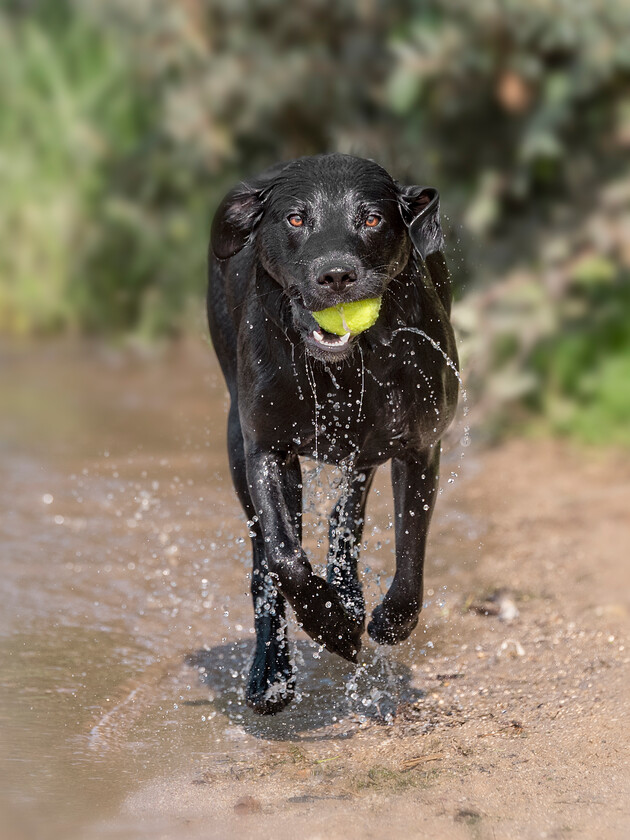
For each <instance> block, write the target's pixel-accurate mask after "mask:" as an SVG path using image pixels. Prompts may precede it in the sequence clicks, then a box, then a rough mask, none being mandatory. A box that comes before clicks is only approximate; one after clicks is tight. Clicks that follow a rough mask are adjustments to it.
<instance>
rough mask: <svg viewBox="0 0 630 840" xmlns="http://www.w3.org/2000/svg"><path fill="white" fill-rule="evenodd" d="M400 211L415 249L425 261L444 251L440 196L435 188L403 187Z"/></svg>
mask: <svg viewBox="0 0 630 840" xmlns="http://www.w3.org/2000/svg"><path fill="white" fill-rule="evenodd" d="M400 211H401V213H402V217H403V220H404V222H405V224H406V225H407V229H408V231H409V237H410V239H411V241H412V243H413V245H414V248H415V249H416V251H418V253H419V254H420V256H421V257H422V259H423V260H426V258H427V257H428V256H429V254H434V253H435V252H436V251H442V250H443V249H444V234H443V233H442V226H441V225H440V196H439V193H438V191H437V190H436V189H433V187H417V186H412V187H401V190H400Z"/></svg>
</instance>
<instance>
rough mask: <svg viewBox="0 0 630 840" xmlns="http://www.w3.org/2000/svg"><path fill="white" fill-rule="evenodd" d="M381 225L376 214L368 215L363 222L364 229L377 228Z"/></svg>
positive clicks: (379, 218)
mask: <svg viewBox="0 0 630 840" xmlns="http://www.w3.org/2000/svg"><path fill="white" fill-rule="evenodd" d="M380 223H381V217H380V216H377V215H376V213H370V215H369V216H368V217H367V219H366V220H365V226H366V227H378V225H380Z"/></svg>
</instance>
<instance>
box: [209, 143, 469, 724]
mask: <svg viewBox="0 0 630 840" xmlns="http://www.w3.org/2000/svg"><path fill="white" fill-rule="evenodd" d="M211 246H212V255H211V258H210V286H209V292H208V318H209V322H210V331H211V334H212V339H213V342H214V347H215V349H216V352H217V355H218V357H219V361H220V363H221V367H222V370H223V373H224V376H225V379H226V382H227V386H228V389H229V392H230V397H231V408H230V414H229V421H228V441H229V457H230V466H231V469H232V476H233V480H234V485H235V488H236V492H237V494H238V497H239V499H240V502H241V504H242V506H243V508H244V510H245V513H246V514H247V517H248V519H249V525H250V533H251V535H252V545H253V561H254V568H253V574H252V586H251V589H252V596H253V599H254V608H255V626H256V652H255V655H254V661H253V664H252V667H251V671H250V675H249V683H248V688H247V702H248V703H249V705H250V706H251V707H252V708H253V709H255V710H256V711H257V712H260V713H261V714H273V713H275V712H278V711H280V709H282V708H283V707H284V706H286V704H287V703H289V702H290V700H291V698H292V696H293V689H294V681H295V677H294V673H293V668H292V664H291V661H290V655H289V649H288V643H287V635H286V620H285V599H286V600H288V601H289V603H290V604H291V606H292V607H293V610H294V611H295V614H296V616H297V619H298V621H299V622H300V624H301V625H302V627H303V628H304V630H305V631H306V632H307V633H308V634H309V636H311V637H312V638H313V639H315V640H316V641H317V642H319V643H321V644H322V645H325V646H326V648H328V650H330V651H333V652H334V653H337V654H339V655H340V656H343V657H345V658H346V659H348V660H350V661H351V662H356V657H357V653H358V651H359V649H360V647H361V634H362V633H363V629H364V624H365V604H364V600H363V596H362V592H361V586H360V583H359V580H358V576H357V559H358V554H359V544H360V541H361V534H362V529H363V522H364V509H365V502H366V498H367V494H368V491H369V489H370V485H371V483H372V479H373V477H374V473H375V471H376V468H377V467H378V465H379V464H382V463H384V462H385V461H387V460H389V459H391V462H392V467H391V469H392V483H393V490H394V507H395V520H396V521H395V534H396V574H395V576H394V580H393V582H392V585H391V587H390V589H389V591H388V592H387V594H386V595H385V597H384V598H383V602H382V604H381V605H380V606H378V607H376V609H375V610H374V612H373V614H372V619H371V621H370V623H369V625H368V628H367V629H368V633H369V635H370V636H371V637H372V639H374V640H375V641H376V642H379V643H380V644H396V643H397V642H400V641H402V640H403V639H406V638H407V637H408V636H409V634H410V633H411V632H412V630H413V629H414V627H415V626H416V624H417V621H418V614H419V612H420V608H421V606H422V570H423V563H424V553H425V544H426V539H427V531H428V528H429V521H430V519H431V513H432V511H433V505H434V502H435V496H436V492H437V485H438V468H439V457H440V438H441V436H442V434H443V433H444V431H445V429H446V428H447V426H448V425H449V423H450V422H451V420H452V419H453V415H454V413H455V407H456V404H457V393H458V387H457V386H458V383H457V380H456V377H455V375H454V372H453V370H450V369H449V365H448V364H447V361H446V359H445V356H444V354H446V356H447V357H448V358H449V359H450V360H452V363H453V364H456V363H457V355H456V348H455V341H454V337H453V331H452V329H451V326H450V322H449V312H450V301H451V289H450V280H449V274H448V269H447V267H446V263H445V261H444V256H443V254H442V248H443V236H442V230H441V227H440V222H439V200H438V194H437V192H436V190H434V189H430V188H423V187H418V186H401V185H400V184H398V183H397V182H396V181H394V180H393V179H392V178H391V176H390V175H389V174H388V173H387V172H386V171H385V170H384V169H382V168H381V167H380V166H378V165H377V164H376V163H374V162H372V161H369V160H363V159H361V158H356V157H351V156H348V155H338V154H333V155H321V156H317V157H307V158H300V159H298V160H294V161H291V162H289V163H286V164H281V165H277V166H274V167H273V168H271V169H269V170H267V171H266V172H264V173H263V174H262V175H260V176H259V177H257V178H254V179H252V180H250V181H246V182H242V183H240V184H238V185H237V186H236V187H235V188H234V189H233V190H232V191H231V192H230V193H229V194H228V195H227V196H226V198H225V199H224V200H223V202H222V204H221V206H220V207H219V209H218V211H217V213H216V216H215V219H214V223H213V227H212V243H211ZM380 296H382V306H381V310H380V314H379V317H378V319H377V321H376V323H375V324H374V325H373V326H372V327H370V328H369V329H367V330H366V331H364V332H362V333H360V334H358V335H354V336H350V335H344V336H341V337H340V336H337V335H333V334H331V333H327V332H326V331H324V330H323V329H321V328H320V327H319V325H318V324H317V323H316V321H315V320H314V318H313V315H312V313H313V312H317V311H319V310H322V309H326V308H328V307H330V306H334V305H337V304H339V303H346V302H349V301H358V300H363V299H366V298H376V297H380ZM410 328H411V329H410ZM300 455H305V456H309V457H311V458H316V459H319V460H323V461H326V462H329V463H335V464H339V465H341V466H342V469H343V475H344V476H345V477H346V480H347V492H345V493H344V494H343V495H342V498H341V499H340V500H339V502H338V503H337V505H336V506H335V508H334V510H333V512H332V515H331V519H330V550H329V555H328V574H327V580H323V579H322V578H321V577H318V576H317V575H315V574H313V571H312V568H311V566H310V564H309V562H308V560H307V558H306V556H305V554H304V551H303V550H302V546H301V516H302V483H301V473H300V462H299V456H300Z"/></svg>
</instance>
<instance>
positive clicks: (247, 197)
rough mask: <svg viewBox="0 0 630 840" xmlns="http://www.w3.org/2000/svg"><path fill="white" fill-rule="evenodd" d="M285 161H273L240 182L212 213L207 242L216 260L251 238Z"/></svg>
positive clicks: (228, 254)
mask: <svg viewBox="0 0 630 840" xmlns="http://www.w3.org/2000/svg"><path fill="white" fill-rule="evenodd" d="M285 166H286V164H284V163H281V164H276V165H275V166H272V167H271V168H270V169H266V170H265V171H264V172H263V173H262V174H261V175H258V176H257V177H256V178H251V179H250V180H248V181H241V182H240V184H237V185H236V186H235V187H234V188H233V189H231V190H230V192H229V193H228V194H227V195H226V196H225V198H224V199H223V201H222V202H221V204H220V205H219V207H218V209H217V212H216V213H215V214H214V219H213V221H212V232H211V234H210V244H211V246H212V252H213V254H214V255H215V257H216V258H217V259H219V260H227V259H228V258H229V257H233V256H234V254H237V253H238V252H239V251H240V250H241V249H242V248H244V247H245V245H247V243H248V242H249V241H250V240H251V238H252V236H253V234H254V232H255V230H256V227H257V226H258V223H259V222H260V220H261V218H262V215H263V212H264V209H265V201H266V199H267V197H268V196H269V193H270V192H271V190H272V188H273V186H274V183H275V180H276V178H277V176H278V174H279V173H280V172H281V171H282V170H283V169H284V167H285Z"/></svg>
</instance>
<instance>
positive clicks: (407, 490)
mask: <svg viewBox="0 0 630 840" xmlns="http://www.w3.org/2000/svg"><path fill="white" fill-rule="evenodd" d="M439 464H440V444H439V443H437V444H436V445H435V446H434V447H433V448H432V449H430V450H428V451H427V452H426V453H423V454H422V455H420V456H417V457H413V456H411V455H410V456H409V457H408V458H406V459H405V460H403V459H399V458H394V459H392V485H393V491H394V515H395V518H396V521H395V533H396V573H395V575H394V580H393V581H392V584H391V586H390V587H389V590H388V592H387V594H386V595H385V597H384V598H383V602H382V603H381V604H380V606H378V607H376V609H375V610H374V612H373V613H372V620H371V621H370V623H369V624H368V633H369V634H370V636H371V637H372V638H373V639H374V641H375V642H378V643H379V644H381V645H395V644H397V643H398V642H402V641H403V640H404V639H406V638H407V637H408V636H409V635H410V634H411V633H412V631H413V629H414V628H415V626H416V624H417V623H418V615H419V614H420V610H421V609H422V574H423V569H424V553H425V548H426V542H427V534H428V532H429V523H430V522H431V514H432V513H433V507H434V505H435V498H436V495H437V488H438V483H439Z"/></svg>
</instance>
